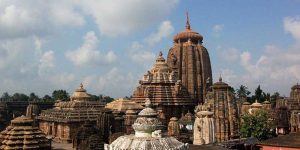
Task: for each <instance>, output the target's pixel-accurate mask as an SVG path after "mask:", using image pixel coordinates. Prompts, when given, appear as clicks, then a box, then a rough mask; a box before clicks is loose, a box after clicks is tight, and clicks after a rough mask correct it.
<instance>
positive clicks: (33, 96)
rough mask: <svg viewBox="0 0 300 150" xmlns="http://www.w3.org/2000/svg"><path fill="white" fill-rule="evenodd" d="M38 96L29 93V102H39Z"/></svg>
mask: <svg viewBox="0 0 300 150" xmlns="http://www.w3.org/2000/svg"><path fill="white" fill-rule="evenodd" d="M39 99H40V98H39V96H37V95H35V93H30V94H29V99H28V100H30V101H39Z"/></svg>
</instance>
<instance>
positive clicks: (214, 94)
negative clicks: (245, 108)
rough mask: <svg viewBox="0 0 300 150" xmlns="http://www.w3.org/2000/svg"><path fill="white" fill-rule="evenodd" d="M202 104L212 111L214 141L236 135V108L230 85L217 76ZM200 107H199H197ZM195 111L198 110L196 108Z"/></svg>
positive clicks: (224, 139) (220, 140)
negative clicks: (217, 79) (217, 80)
mask: <svg viewBox="0 0 300 150" xmlns="http://www.w3.org/2000/svg"><path fill="white" fill-rule="evenodd" d="M206 98H207V99H206V102H205V103H204V104H203V105H204V106H205V107H206V108H207V109H208V110H211V112H213V116H214V118H215V130H214V131H215V137H216V142H224V141H228V140H231V139H235V138H237V137H238V123H239V119H238V117H239V116H238V109H237V103H236V99H235V97H234V94H233V93H232V91H231V87H230V86H229V85H228V84H227V83H224V82H223V81H222V77H220V78H219V82H216V83H214V84H213V85H212V86H211V90H210V91H209V92H208V93H207V96H206ZM198 108H200V107H198ZM196 112H198V111H197V110H196Z"/></svg>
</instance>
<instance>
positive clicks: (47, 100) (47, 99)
mask: <svg viewBox="0 0 300 150" xmlns="http://www.w3.org/2000/svg"><path fill="white" fill-rule="evenodd" d="M42 100H43V101H44V102H53V101H54V99H53V98H52V97H51V96H49V95H47V94H46V95H45V96H44V97H43V98H42Z"/></svg>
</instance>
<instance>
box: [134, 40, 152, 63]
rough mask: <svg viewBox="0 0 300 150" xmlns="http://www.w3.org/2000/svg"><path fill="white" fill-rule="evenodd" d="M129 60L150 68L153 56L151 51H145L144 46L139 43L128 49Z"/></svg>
mask: <svg viewBox="0 0 300 150" xmlns="http://www.w3.org/2000/svg"><path fill="white" fill-rule="evenodd" d="M128 55H129V58H130V59H131V60H132V61H134V62H136V63H138V64H142V65H144V66H145V67H150V65H152V64H153V63H154V60H155V54H154V53H153V52H151V51H148V50H145V48H144V46H143V45H142V44H140V43H139V42H133V43H132V44H131V46H130V48H129V53H128Z"/></svg>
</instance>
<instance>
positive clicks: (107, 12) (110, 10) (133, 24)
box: [78, 0, 179, 36]
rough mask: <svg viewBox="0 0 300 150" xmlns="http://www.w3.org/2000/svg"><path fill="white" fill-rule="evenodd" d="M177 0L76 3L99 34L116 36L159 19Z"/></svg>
mask: <svg viewBox="0 0 300 150" xmlns="http://www.w3.org/2000/svg"><path fill="white" fill-rule="evenodd" d="M178 2H179V0H151V1H140V0H114V1H107V0H87V1H82V2H79V4H78V5H80V6H81V7H83V11H84V12H85V13H87V14H88V15H91V16H92V17H93V18H94V19H95V22H96V24H97V25H98V28H99V30H100V32H101V34H103V35H106V36H118V35H122V34H128V33H130V32H137V30H139V29H144V28H145V27H147V26H149V25H153V24H155V23H157V22H158V21H161V20H162V19H163V18H164V16H166V15H167V14H168V13H170V11H171V10H172V9H173V8H174V7H175V6H177V4H178ZM154 12H155V15H154Z"/></svg>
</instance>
